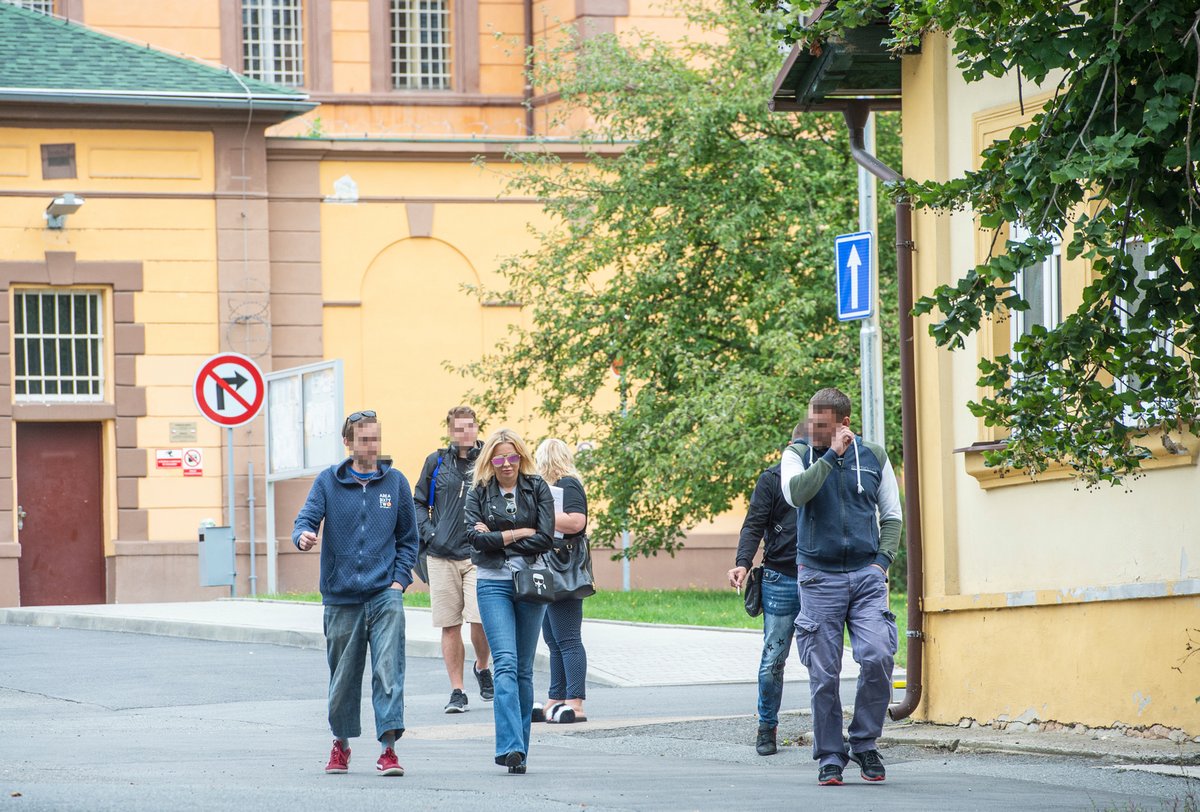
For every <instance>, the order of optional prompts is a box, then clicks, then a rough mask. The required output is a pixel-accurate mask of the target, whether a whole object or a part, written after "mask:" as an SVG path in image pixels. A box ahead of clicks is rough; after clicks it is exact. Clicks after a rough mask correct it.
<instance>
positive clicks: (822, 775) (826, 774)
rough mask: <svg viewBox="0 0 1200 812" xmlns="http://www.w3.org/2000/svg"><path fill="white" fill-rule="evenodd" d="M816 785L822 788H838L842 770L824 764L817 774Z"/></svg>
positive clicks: (834, 765)
mask: <svg viewBox="0 0 1200 812" xmlns="http://www.w3.org/2000/svg"><path fill="white" fill-rule="evenodd" d="M817 783H818V784H820V785H821V786H823V787H840V786H841V785H842V768H841V767H839V766H838V765H836V764H826V765H825V766H824V767H822V768H821V771H820V772H818V773H817Z"/></svg>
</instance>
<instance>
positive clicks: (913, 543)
mask: <svg viewBox="0 0 1200 812" xmlns="http://www.w3.org/2000/svg"><path fill="white" fill-rule="evenodd" d="M843 115H845V117H846V127H847V129H848V130H849V131H850V154H851V155H853V156H854V160H855V161H856V162H857V163H858V165H859V166H861V167H863V168H864V169H866V170H867V171H868V172H870V173H871V174H872V175H874V176H875V177H877V178H879V179H880V180H882V181H884V182H889V181H891V182H898V181H901V180H904V177H903V176H902V175H901V174H900V173H899V172H897V171H896V170H894V169H892V168H891V167H889V166H887V165H886V164H884V163H883V162H882V161H880V160H879V159H878V158H876V157H875V156H874V155H872V154H871V153H870V152H868V151H867V149H866V146H865V143H864V129H865V127H866V123H867V117H868V116H870V115H871V106H870V103H869V102H867V101H852V102H849V103H848V104H847V106H846V109H845V110H844V111H843ZM912 253H913V241H912V206H911V205H910V204H909V202H908V201H907V200H902V201H900V202H898V203H896V275H897V277H898V278H899V300H900V302H899V304H900V413H901V418H902V420H901V435H902V442H903V444H904V445H903V447H904V521H905V528H906V535H905V539H906V543H907V545H908V632H907V634H906V636H907V638H908V668H907V671H908V679H907V683H906V687H905V691H904V699H902V700H901V701H900V702H899V704H896V705H893V706H891V707H890V708H888V716H890V717H891V718H892V719H894V720H900V719H905V718H907V717H908V716H910V715H911V714H912V712H913V711H914V710H916V708H917V705H918V704H920V702H921V688H922V685H921V661H922V657H921V655H922V654H923V648H924V641H925V618H924V614H923V612H922V609H921V604H922V602H923V600H924V595H925V584H924V580H923V573H922V569H923V565H924V562H923V560H922V552H923V549H924V547H923V537H922V535H921V479H920V468H919V466H918V459H917V382H916V370H915V360H914V352H913V351H914V342H913V317H912V309H913V262H912Z"/></svg>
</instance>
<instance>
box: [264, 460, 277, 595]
mask: <svg viewBox="0 0 1200 812" xmlns="http://www.w3.org/2000/svg"><path fill="white" fill-rule="evenodd" d="M268 460H269V458H268ZM270 467H271V464H270V462H269V461H268V463H267V469H268V470H270ZM266 480H267V500H266V501H267V594H269V595H274V594H276V593H278V592H279V584H278V583H277V580H276V575H275V573H276V571H277V570H276V568H277V567H278V563H277V562H278V558H277V557H278V555H279V550H278V545H277V544H276V543H275V482H274V480H272V479H271V477H269V476H268V477H266Z"/></svg>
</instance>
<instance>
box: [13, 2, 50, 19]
mask: <svg viewBox="0 0 1200 812" xmlns="http://www.w3.org/2000/svg"><path fill="white" fill-rule="evenodd" d="M4 2H5V3H8V4H9V5H12V6H20V7H21V8H23V9H28V10H29V11H36V12H37V13H38V14H45V15H47V16H51V15H53V14H54V0H4Z"/></svg>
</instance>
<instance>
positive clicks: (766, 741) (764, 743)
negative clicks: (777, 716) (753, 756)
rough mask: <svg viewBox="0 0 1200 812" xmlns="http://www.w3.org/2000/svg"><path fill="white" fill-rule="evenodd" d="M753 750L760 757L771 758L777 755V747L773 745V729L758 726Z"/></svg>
mask: <svg viewBox="0 0 1200 812" xmlns="http://www.w3.org/2000/svg"><path fill="white" fill-rule="evenodd" d="M754 749H755V750H757V751H758V754H759V755H760V756H773V755H775V754H776V753H778V752H779V747H778V746H777V745H776V744H775V728H773V727H767V726H766V725H759V726H758V741H757V742H755V743H754Z"/></svg>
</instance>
